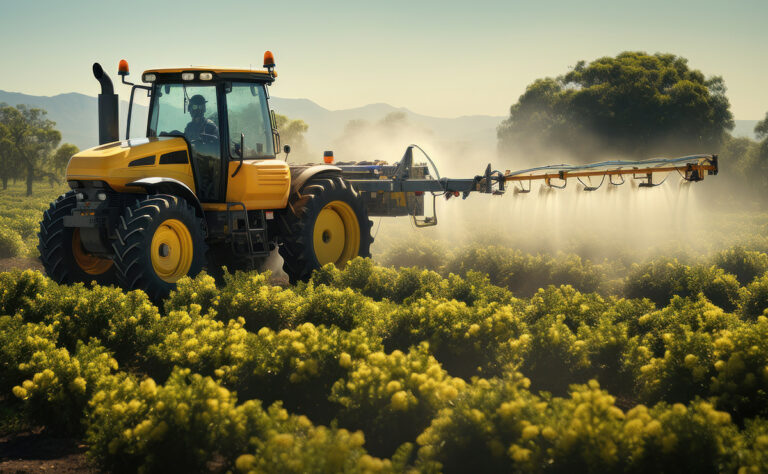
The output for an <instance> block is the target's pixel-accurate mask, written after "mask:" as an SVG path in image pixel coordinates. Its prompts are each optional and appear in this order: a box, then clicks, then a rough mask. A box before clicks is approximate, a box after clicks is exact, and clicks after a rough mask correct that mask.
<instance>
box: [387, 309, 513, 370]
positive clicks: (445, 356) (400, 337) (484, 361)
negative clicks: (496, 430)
mask: <svg viewBox="0 0 768 474" xmlns="http://www.w3.org/2000/svg"><path fill="white" fill-rule="evenodd" d="M390 321H391V322H390V328H389V330H388V332H387V334H386V336H385V337H384V346H385V347H386V348H387V350H395V349H399V350H403V351H407V350H408V348H409V347H411V346H417V345H418V344H419V343H420V342H421V341H426V342H428V343H429V350H430V352H431V353H432V354H434V355H435V357H436V358H437V359H438V360H439V361H440V362H441V363H442V364H443V366H444V367H445V368H446V369H447V370H448V372H450V373H451V374H454V375H458V376H461V377H464V378H467V379H468V378H469V377H470V376H472V375H476V374H478V373H479V374H483V375H485V376H488V375H494V374H499V373H500V372H501V369H502V367H503V366H504V365H505V364H506V363H509V362H511V359H512V355H511V354H512V352H513V351H512V350H511V347H510V345H509V341H510V340H513V339H516V338H518V337H519V336H521V335H522V334H523V333H524V332H525V330H526V325H525V323H524V322H523V320H522V318H521V316H520V313H519V312H517V311H515V309H514V308H513V307H511V306H497V305H489V306H487V307H484V308H482V309H476V308H472V307H468V306H467V305H466V304H464V303H461V302H458V301H456V300H446V299H436V298H432V297H431V296H430V295H427V297H426V298H422V299H419V300H416V301H413V302H412V303H411V304H410V305H408V306H400V307H399V308H398V309H397V310H396V311H395V312H394V313H392V315H391V316H390Z"/></svg>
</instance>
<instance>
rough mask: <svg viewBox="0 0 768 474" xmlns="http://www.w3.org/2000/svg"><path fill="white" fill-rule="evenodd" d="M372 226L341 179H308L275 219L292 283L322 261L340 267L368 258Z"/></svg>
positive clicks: (357, 198) (355, 195)
mask: <svg viewBox="0 0 768 474" xmlns="http://www.w3.org/2000/svg"><path fill="white" fill-rule="evenodd" d="M371 226H372V222H371V221H370V220H369V219H368V211H367V209H366V207H365V203H364V202H363V200H362V199H361V197H360V195H359V194H358V193H357V191H355V189H354V188H353V187H352V186H351V185H350V184H349V183H347V182H346V181H344V179H343V178H342V177H341V176H322V177H316V178H311V179H310V180H308V181H307V183H306V184H305V185H304V186H302V188H301V189H300V190H299V191H298V192H297V193H294V195H292V196H291V198H290V201H289V205H288V209H286V211H285V212H284V213H282V214H281V216H280V240H281V245H280V247H279V252H280V255H281V256H282V257H283V270H284V271H285V273H287V274H288V278H289V280H290V282H291V284H295V283H296V282H297V281H306V280H308V279H309V277H310V276H312V272H313V271H314V270H316V269H318V268H320V267H321V266H323V265H325V264H327V263H333V264H334V265H336V266H337V267H339V268H343V267H344V265H345V264H346V263H347V262H348V261H349V260H351V259H353V258H355V257H357V256H361V257H370V256H371V250H370V249H371V244H372V243H373V237H371Z"/></svg>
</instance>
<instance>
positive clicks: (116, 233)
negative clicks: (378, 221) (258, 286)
mask: <svg viewBox="0 0 768 474" xmlns="http://www.w3.org/2000/svg"><path fill="white" fill-rule="evenodd" d="M264 67H265V68H266V70H263V71H252V70H231V69H207V68H203V69H200V68H189V69H157V70H150V71H146V72H145V73H144V74H143V77H142V78H143V81H144V82H145V83H146V84H149V85H135V84H131V83H127V82H126V81H125V76H126V75H128V65H127V63H126V62H125V61H121V63H120V67H119V74H120V75H121V76H122V77H123V82H124V83H126V84H128V85H131V86H133V90H132V91H131V109H132V105H133V96H134V92H135V91H136V89H140V90H142V89H143V90H146V91H147V93H148V95H149V96H150V97H151V99H150V105H149V119H148V125H147V131H146V138H142V139H131V140H124V141H119V140H118V115H117V114H118V112H117V110H118V109H117V95H116V94H114V90H113V86H112V82H111V80H110V79H109V77H108V76H107V75H106V74H105V73H104V71H103V69H102V68H101V66H99V65H98V64H94V68H93V70H94V76H95V77H96V79H97V80H99V82H100V83H101V87H102V93H101V94H100V95H99V135H100V137H99V138H100V140H99V141H100V146H98V147H95V148H91V149H88V150H85V151H82V152H80V153H78V154H77V155H75V156H73V157H72V159H71V161H70V162H69V165H68V166H67V172H66V179H67V182H68V184H69V186H70V188H71V191H69V192H68V193H66V194H64V195H62V196H61V197H59V198H58V199H57V200H56V201H55V202H54V203H52V204H51V206H50V208H49V209H48V211H46V212H45V214H44V217H43V220H42V222H41V225H40V232H39V250H40V259H41V261H42V263H43V266H44V267H45V270H46V272H47V274H48V275H49V276H50V277H51V278H53V279H54V280H56V281H58V282H63V283H72V282H77V281H86V282H90V281H92V280H95V281H97V282H99V283H102V284H109V283H117V284H119V285H120V286H122V287H124V288H127V289H136V288H138V289H142V290H144V291H146V292H147V293H148V294H149V295H150V296H152V297H153V298H159V297H162V296H164V295H166V294H167V293H168V292H169V291H170V290H171V289H172V288H173V287H174V284H175V282H176V281H177V280H178V279H179V278H181V277H182V276H184V275H195V274H197V273H198V272H200V271H201V270H202V269H203V268H204V267H206V266H207V264H208V263H209V262H208V259H210V260H211V261H210V263H211V264H215V265H217V266H218V265H221V264H228V265H230V267H232V266H234V267H236V268H239V267H249V266H251V267H252V266H255V265H257V264H258V262H259V261H260V260H261V259H263V258H264V257H266V256H267V255H269V253H270V251H272V250H273V249H274V248H275V247H276V246H277V245H279V247H280V254H281V255H282V257H283V259H284V261H285V266H284V268H285V270H286V272H287V273H288V275H289V276H290V278H291V281H296V280H299V279H305V278H307V277H308V276H309V275H310V274H311V272H312V270H313V269H315V268H317V267H318V266H319V265H323V264H326V263H335V264H337V265H343V264H344V262H346V261H348V260H350V259H351V258H354V257H355V256H357V255H360V256H369V254H370V251H369V248H370V245H371V242H372V238H371V233H370V229H371V222H370V220H369V219H368V213H367V209H366V206H365V205H364V203H363V201H362V199H361V196H360V194H359V193H358V192H357V191H356V190H355V189H354V188H353V187H352V186H351V185H349V184H348V183H347V182H346V181H345V180H344V179H343V178H342V173H341V170H340V169H339V168H337V167H334V166H331V165H325V164H323V165H317V166H289V165H288V164H287V163H286V162H285V161H282V160H278V159H276V157H277V155H278V154H279V152H280V151H281V150H280V140H279V135H278V133H277V129H276V125H275V115H274V112H272V111H271V110H270V109H269V106H268V97H269V96H268V91H267V86H268V85H269V84H271V83H272V82H273V81H274V80H275V77H276V73H275V72H274V59H273V56H272V54H271V53H269V52H267V53H266V54H265V60H264ZM130 113H131V112H129V119H128V123H129V124H130ZM129 133H130V132H127V133H126V136H129V135H128V134H129ZM283 151H284V152H285V153H288V152H289V151H290V149H289V147H287V146H286V147H285V149H284V150H283Z"/></svg>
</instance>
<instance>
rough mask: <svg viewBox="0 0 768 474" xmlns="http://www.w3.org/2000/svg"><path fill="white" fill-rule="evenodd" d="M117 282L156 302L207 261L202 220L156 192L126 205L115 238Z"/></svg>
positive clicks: (176, 199)
mask: <svg viewBox="0 0 768 474" xmlns="http://www.w3.org/2000/svg"><path fill="white" fill-rule="evenodd" d="M113 247H114V249H115V269H116V275H117V280H118V282H119V283H120V286H122V287H123V288H125V289H126V290H134V289H140V290H143V291H144V292H145V293H147V295H149V297H150V298H151V299H152V300H154V301H158V300H160V299H162V298H164V297H166V296H168V293H170V291H171V290H173V289H174V288H176V281H178V280H179V279H180V278H181V277H183V276H185V275H190V276H195V275H197V274H198V273H199V272H200V270H202V268H203V266H204V265H205V253H206V251H207V248H208V247H207V245H206V243H205V236H204V234H203V223H202V219H201V218H200V217H198V216H197V215H196V214H195V210H194V209H193V208H192V207H191V206H190V205H189V204H188V203H187V202H186V201H185V200H183V199H181V198H179V197H177V196H172V195H168V194H154V195H150V196H147V197H146V199H144V200H141V201H138V202H136V203H135V204H134V205H132V206H129V207H127V208H126V209H125V211H124V213H123V215H122V216H121V217H120V222H119V225H118V228H117V240H116V241H115V242H114V244H113Z"/></svg>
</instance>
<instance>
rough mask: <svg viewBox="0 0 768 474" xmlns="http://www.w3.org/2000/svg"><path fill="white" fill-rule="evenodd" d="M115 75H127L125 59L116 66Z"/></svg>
mask: <svg viewBox="0 0 768 474" xmlns="http://www.w3.org/2000/svg"><path fill="white" fill-rule="evenodd" d="M117 74H118V75H120V76H127V75H128V61H126V60H125V59H121V60H120V64H118V65H117Z"/></svg>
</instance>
